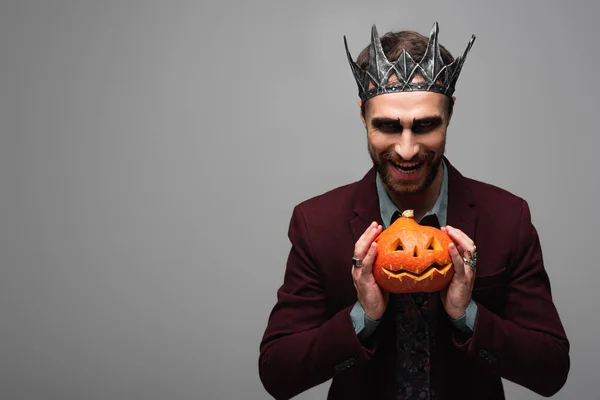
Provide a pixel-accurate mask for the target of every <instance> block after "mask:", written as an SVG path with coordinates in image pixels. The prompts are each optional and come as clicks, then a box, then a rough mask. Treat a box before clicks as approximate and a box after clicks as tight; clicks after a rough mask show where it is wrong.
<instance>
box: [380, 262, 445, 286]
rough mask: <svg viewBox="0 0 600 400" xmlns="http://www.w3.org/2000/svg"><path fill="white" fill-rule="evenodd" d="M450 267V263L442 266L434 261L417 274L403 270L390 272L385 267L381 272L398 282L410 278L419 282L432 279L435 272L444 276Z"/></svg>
mask: <svg viewBox="0 0 600 400" xmlns="http://www.w3.org/2000/svg"><path fill="white" fill-rule="evenodd" d="M451 267H452V262H450V263H448V264H443V263H440V262H438V261H434V262H433V263H431V264H429V266H427V268H425V269H424V270H423V271H421V272H419V273H415V272H411V271H407V270H404V269H400V270H397V271H392V270H391V269H389V268H386V267H383V268H382V270H383V271H384V272H385V273H386V274H387V276H388V278H389V279H391V278H396V279H399V280H400V281H402V278H404V277H410V278H411V279H413V280H417V281H421V280H425V279H433V276H434V273H435V272H436V271H437V272H438V274H439V275H443V276H446V274H447V273H448V271H450V269H451ZM390 268H391V266H390Z"/></svg>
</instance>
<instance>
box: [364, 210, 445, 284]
mask: <svg viewBox="0 0 600 400" xmlns="http://www.w3.org/2000/svg"><path fill="white" fill-rule="evenodd" d="M375 241H376V242H377V257H376V259H375V262H374V263H373V276H374V277H375V280H376V281H377V283H378V284H379V286H381V288H382V289H384V290H386V291H388V292H390V293H412V292H436V291H438V290H440V289H442V288H444V287H445V286H447V285H448V284H449V283H450V281H451V280H452V276H453V275H454V266H453V264H452V258H451V257H450V253H449V251H448V245H449V244H450V242H451V239H450V238H449V237H448V235H446V234H445V233H444V232H442V231H441V230H439V229H437V228H434V227H431V226H424V225H419V223H418V222H417V221H415V220H414V212H413V210H406V211H405V212H403V213H402V216H401V217H400V218H398V219H397V220H396V221H394V223H393V224H392V225H390V226H389V227H388V228H387V229H385V230H384V231H383V232H381V234H380V235H379V236H378V237H377V239H375Z"/></svg>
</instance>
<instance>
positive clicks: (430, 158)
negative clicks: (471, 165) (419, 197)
mask: <svg viewBox="0 0 600 400" xmlns="http://www.w3.org/2000/svg"><path fill="white" fill-rule="evenodd" d="M445 148H446V140H445V139H444V142H443V144H442V151H441V153H440V154H439V156H438V157H436V155H435V152H433V151H425V152H421V153H419V154H417V155H416V156H415V157H414V158H413V159H412V160H402V159H401V158H400V157H398V156H397V154H396V153H395V152H394V151H393V150H392V149H389V150H386V151H384V152H383V153H381V155H380V156H379V158H377V157H376V155H375V151H374V150H373V149H372V148H371V146H370V145H369V155H370V156H371V161H373V166H374V167H375V169H376V170H377V172H378V173H379V175H380V176H381V180H382V181H383V184H384V185H385V186H386V187H387V188H388V189H389V190H391V191H392V192H393V193H397V194H398V195H402V194H409V193H410V194H416V193H422V192H424V191H425V190H426V189H427V188H428V187H429V186H430V185H431V183H432V182H433V181H434V180H435V178H436V176H437V174H438V171H439V167H440V164H441V163H442V158H443V155H444V152H445ZM390 162H395V163H396V164H403V163H406V162H410V163H413V162H424V165H423V166H422V167H421V168H426V169H427V171H426V172H425V179H424V180H423V181H421V182H420V183H419V184H418V185H417V186H412V185H411V186H407V185H403V184H401V183H398V182H393V180H392V178H391V177H390V174H389V172H388V164H389V163H390Z"/></svg>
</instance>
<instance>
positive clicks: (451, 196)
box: [444, 158, 477, 240]
mask: <svg viewBox="0 0 600 400" xmlns="http://www.w3.org/2000/svg"><path fill="white" fill-rule="evenodd" d="M444 161H445V162H446V166H447V167H448V218H447V225H450V226H453V227H455V228H458V229H460V230H461V231H463V232H464V233H465V234H466V235H467V236H468V237H469V238H471V239H472V240H475V229H476V225H477V212H476V210H475V198H474V196H473V193H472V192H471V189H470V187H469V185H468V183H467V180H466V178H465V177H464V176H462V175H461V173H460V172H458V170H457V169H456V168H454V166H452V165H451V164H450V162H449V161H448V160H447V159H446V158H444Z"/></svg>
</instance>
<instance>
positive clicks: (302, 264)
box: [259, 206, 375, 399]
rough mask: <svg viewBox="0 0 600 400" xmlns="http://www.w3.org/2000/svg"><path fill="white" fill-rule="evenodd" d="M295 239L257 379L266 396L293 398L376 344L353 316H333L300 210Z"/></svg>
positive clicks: (293, 224)
mask: <svg viewBox="0 0 600 400" xmlns="http://www.w3.org/2000/svg"><path fill="white" fill-rule="evenodd" d="M288 236H289V239H290V241H291V250H290V252H289V256H288V260H287V266H286V270H285V275H284V281H283V284H282V286H281V287H280V288H279V290H278V291H277V302H276V304H275V306H274V308H273V310H272V311H271V314H270V316H269V320H268V323H267V327H266V330H265V333H264V336H263V339H262V341H261V344H260V355H259V375H260V379H261V381H262V383H263V386H264V387H265V389H266V390H267V392H268V393H269V394H270V395H272V396H273V397H274V398H276V399H289V398H291V397H294V396H296V395H297V394H299V393H301V392H303V391H305V390H308V389H310V388H312V387H314V386H317V385H319V384H321V383H324V382H326V381H327V380H329V379H331V378H333V377H334V376H335V375H336V374H337V373H339V372H341V371H342V370H344V369H347V368H350V367H352V366H353V365H356V364H358V363H361V362H364V361H366V360H369V359H370V358H371V356H372V355H373V352H374V350H375V345H372V346H369V344H366V345H363V344H362V343H361V342H360V341H359V339H358V337H357V334H356V332H355V329H354V326H353V323H352V319H351V316H350V312H351V310H352V307H353V305H354V304H351V305H349V306H348V307H346V308H344V309H342V310H339V311H337V312H336V313H332V312H330V311H329V310H328V309H327V305H326V293H325V290H324V288H323V282H322V281H321V278H320V267H321V266H320V265H319V264H318V262H317V261H316V260H315V255H314V254H313V252H312V251H311V250H312V248H311V240H310V236H311V232H310V231H309V230H308V229H307V224H306V220H305V218H304V216H303V214H302V212H301V209H300V208H299V207H298V206H296V207H295V208H294V211H293V213H292V218H291V222H290V226H289V231H288Z"/></svg>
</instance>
